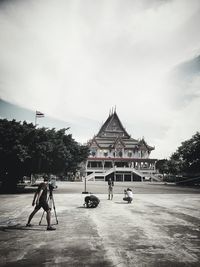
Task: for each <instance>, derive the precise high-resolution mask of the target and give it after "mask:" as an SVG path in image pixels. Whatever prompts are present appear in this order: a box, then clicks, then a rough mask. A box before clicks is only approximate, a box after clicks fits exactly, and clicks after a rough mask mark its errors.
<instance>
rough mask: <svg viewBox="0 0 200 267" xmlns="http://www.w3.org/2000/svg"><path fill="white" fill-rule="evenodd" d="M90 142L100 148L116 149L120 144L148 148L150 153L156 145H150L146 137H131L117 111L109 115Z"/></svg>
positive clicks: (127, 146) (138, 148) (134, 147)
mask: <svg viewBox="0 0 200 267" xmlns="http://www.w3.org/2000/svg"><path fill="white" fill-rule="evenodd" d="M88 144H89V146H90V147H91V146H93V147H94V146H97V147H98V148H99V149H106V148H107V149H114V148H116V147H118V146H119V145H120V146H121V147H123V148H124V149H137V150H147V151H149V153H150V151H151V150H154V147H152V146H149V145H148V144H147V143H146V141H145V140H144V138H143V139H141V140H136V139H133V138H131V136H130V135H129V134H128V133H127V131H126V129H125V128H124V127H123V125H122V123H121V121H120V119H119V117H118V115H117V113H116V111H115V112H114V113H112V114H110V115H109V116H108V118H107V120H106V121H105V122H104V124H103V125H102V127H101V128H100V130H99V132H98V134H97V135H96V136H94V138H93V139H91V140H90V141H89V143H88Z"/></svg>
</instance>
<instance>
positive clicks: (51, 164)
mask: <svg viewBox="0 0 200 267" xmlns="http://www.w3.org/2000/svg"><path fill="white" fill-rule="evenodd" d="M67 130H68V129H61V130H58V131H56V130H55V129H54V128H53V129H47V128H36V127H35V126H34V125H33V124H28V123H27V122H23V123H21V122H16V121H15V120H13V121H8V120H5V119H4V120H0V162H1V169H0V178H1V180H2V182H3V186H4V187H5V188H9V189H11V190H12V189H14V188H15V187H16V184H17V183H18V181H19V180H20V179H21V178H22V177H23V176H24V175H27V176H30V174H31V173H48V174H50V173H52V174H61V173H62V174H66V173H67V172H69V171H75V170H76V169H77V168H78V165H79V163H80V162H82V161H84V160H86V158H87V156H88V153H89V149H88V147H86V146H81V145H80V144H78V143H77V142H76V141H75V140H74V139H73V138H72V135H71V134H66V131H67Z"/></svg>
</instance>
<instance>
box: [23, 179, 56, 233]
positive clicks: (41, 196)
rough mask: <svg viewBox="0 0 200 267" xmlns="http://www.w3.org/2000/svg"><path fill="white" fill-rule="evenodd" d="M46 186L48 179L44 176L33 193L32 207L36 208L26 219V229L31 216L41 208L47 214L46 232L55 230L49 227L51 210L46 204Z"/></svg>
mask: <svg viewBox="0 0 200 267" xmlns="http://www.w3.org/2000/svg"><path fill="white" fill-rule="evenodd" d="M47 186H48V177H47V176H44V182H43V183H40V184H39V186H38V189H37V191H36V192H35V195H34V198H33V202H32V206H35V204H36V206H35V208H34V210H33V211H32V213H31V214H30V216H29V218H28V222H27V224H26V226H27V227H30V226H31V224H30V222H31V220H32V218H33V216H34V215H35V214H36V213H37V212H38V210H39V209H40V208H43V210H44V211H46V213H47V216H46V220H47V230H48V231H52V230H56V228H54V227H52V226H51V209H50V207H49V205H48V202H47V191H48V189H47ZM50 197H51V196H50Z"/></svg>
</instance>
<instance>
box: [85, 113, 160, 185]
mask: <svg viewBox="0 0 200 267" xmlns="http://www.w3.org/2000/svg"><path fill="white" fill-rule="evenodd" d="M88 147H89V149H90V155H89V157H88V159H87V162H86V167H85V173H86V178H87V180H102V181H107V180H108V178H112V179H113V180H114V181H143V180H144V179H156V177H155V176H154V174H155V172H156V170H155V163H156V159H151V158H150V154H151V151H152V150H154V149H155V148H154V147H152V146H150V145H148V144H147V142H146V141H145V140H144V138H142V139H141V140H136V139H133V138H131V136H130V135H129V134H128V133H127V131H126V130H125V128H124V127H123V125H122V123H121V121H120V119H119V117H118V115H117V113H116V111H114V112H112V113H110V114H109V116H108V118H107V120H106V121H105V122H104V124H103V125H102V127H101V128H100V130H99V132H98V134H97V135H95V136H94V137H93V138H92V139H91V140H89V141H88Z"/></svg>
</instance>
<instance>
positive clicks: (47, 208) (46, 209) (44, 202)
mask: <svg viewBox="0 0 200 267" xmlns="http://www.w3.org/2000/svg"><path fill="white" fill-rule="evenodd" d="M40 208H43V210H44V211H48V210H50V208H49V205H48V203H47V202H46V201H42V202H40V203H39V205H36V206H35V210H39V209H40Z"/></svg>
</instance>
